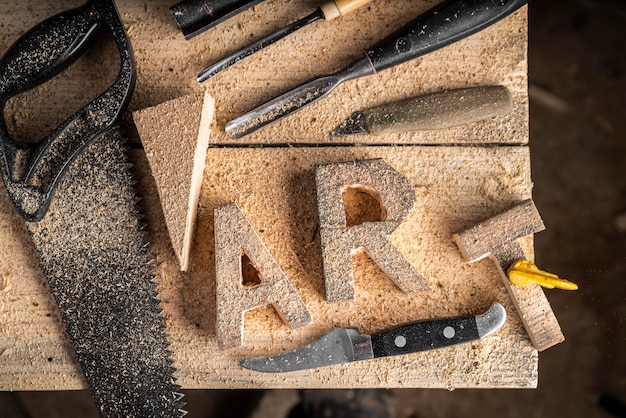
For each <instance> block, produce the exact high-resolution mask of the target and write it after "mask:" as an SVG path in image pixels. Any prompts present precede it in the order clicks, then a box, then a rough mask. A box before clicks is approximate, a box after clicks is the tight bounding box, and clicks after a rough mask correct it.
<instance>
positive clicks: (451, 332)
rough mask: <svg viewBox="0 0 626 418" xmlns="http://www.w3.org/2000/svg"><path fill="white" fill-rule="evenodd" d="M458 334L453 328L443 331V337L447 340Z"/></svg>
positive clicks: (446, 328)
mask: <svg viewBox="0 0 626 418" xmlns="http://www.w3.org/2000/svg"><path fill="white" fill-rule="evenodd" d="M455 334H456V331H455V330H454V328H452V327H445V328H444V329H443V336H444V337H446V338H452V337H454V335H455Z"/></svg>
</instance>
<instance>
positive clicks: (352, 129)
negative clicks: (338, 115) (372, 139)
mask: <svg viewBox="0 0 626 418" xmlns="http://www.w3.org/2000/svg"><path fill="white" fill-rule="evenodd" d="M366 133H367V127H366V126H365V115H364V114H363V112H354V113H353V114H352V115H350V117H349V118H348V119H346V120H345V121H343V122H341V124H340V125H339V126H337V127H336V128H335V130H333V131H332V132H331V133H330V137H331V138H338V137H342V136H347V135H354V134H366Z"/></svg>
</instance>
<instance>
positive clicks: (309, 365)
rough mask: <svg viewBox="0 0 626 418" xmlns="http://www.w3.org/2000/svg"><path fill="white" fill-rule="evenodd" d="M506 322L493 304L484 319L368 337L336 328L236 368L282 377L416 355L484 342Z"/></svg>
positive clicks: (444, 322)
mask: <svg viewBox="0 0 626 418" xmlns="http://www.w3.org/2000/svg"><path fill="white" fill-rule="evenodd" d="M505 320H506V311H505V310H504V307H503V306H502V305H501V304H499V303H498V302H494V303H493V305H491V308H489V310H488V311H487V312H485V313H484V314H483V315H478V316H469V317H461V318H448V319H436V320H430V321H420V322H413V323H409V324H404V325H400V326H398V327H395V328H391V329H387V330H385V331H382V332H379V333H377V334H373V335H371V336H370V335H365V334H362V333H361V332H360V331H359V330H358V329H357V328H337V329H334V330H332V331H330V332H329V333H328V334H326V335H325V336H323V337H322V338H320V339H319V340H316V341H314V342H312V343H310V344H308V345H305V346H304V347H300V348H296V349H295V350H292V351H288V352H285V353H282V354H277V355H275V356H268V357H255V358H246V359H243V360H241V361H240V362H239V365H240V366H242V367H245V368H246V369H250V370H254V371H257V372H264V373H283V372H292V371H296V370H306V369H313V368H317V367H324V366H332V365H336V364H344V363H351V362H353V361H360V360H370V359H373V358H378V357H386V356H395V355H399V354H409V353H416V352H418V351H426V350H433V349H435V348H442V347H447V346H450V345H455V344H461V343H466V342H469V341H474V340H478V339H481V338H484V337H486V336H488V335H490V334H493V333H494V332H496V331H498V330H499V329H500V328H501V327H502V325H504V322H505Z"/></svg>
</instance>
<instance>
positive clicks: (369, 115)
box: [330, 86, 513, 137]
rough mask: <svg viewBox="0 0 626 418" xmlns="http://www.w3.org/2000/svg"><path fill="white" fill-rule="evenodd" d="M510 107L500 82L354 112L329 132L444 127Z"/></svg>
mask: <svg viewBox="0 0 626 418" xmlns="http://www.w3.org/2000/svg"><path fill="white" fill-rule="evenodd" d="M512 108H513V99H512V98H511V93H510V92H509V89H507V88H506V87H504V86H481V87H468V88H464V89H454V90H447V91H441V92H437V93H430V94H425V95H422V96H417V97H411V98H408V99H404V100H400V101H397V102H392V103H385V104H382V105H380V106H376V107H372V108H369V109H364V110H361V111H358V112H354V113H353V114H352V115H350V117H349V118H348V119H346V120H345V121H343V122H342V123H341V124H340V125H339V126H337V128H335V129H334V130H333V131H332V132H331V133H330V136H331V137H340V136H346V135H355V134H365V133H368V134H371V135H383V134H388V133H393V132H402V131H429V130H435V129H445V128H451V127H454V126H459V125H464V124H466V123H471V122H477V121H479V120H483V119H487V118H491V117H494V116H500V115H504V114H507V113H509V112H510V111H511V109H512Z"/></svg>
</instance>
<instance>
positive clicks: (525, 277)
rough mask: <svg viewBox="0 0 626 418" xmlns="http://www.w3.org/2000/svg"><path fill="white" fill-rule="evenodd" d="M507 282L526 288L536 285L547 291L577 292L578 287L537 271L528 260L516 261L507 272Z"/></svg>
mask: <svg viewBox="0 0 626 418" xmlns="http://www.w3.org/2000/svg"><path fill="white" fill-rule="evenodd" d="M508 275H509V280H510V281H511V283H513V284H514V285H516V286H528V285H529V284H532V283H536V284H538V285H539V286H542V287H545V288H548V289H554V288H557V289H563V290H578V285H577V284H576V283H572V282H570V281H569V280H565V279H561V278H560V277H559V276H557V275H556V274H552V273H549V272H547V271H543V270H539V268H538V267H537V266H536V265H535V264H534V263H532V262H530V261H528V260H517V261H516V262H514V263H513V264H512V265H511V267H509V271H508Z"/></svg>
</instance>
